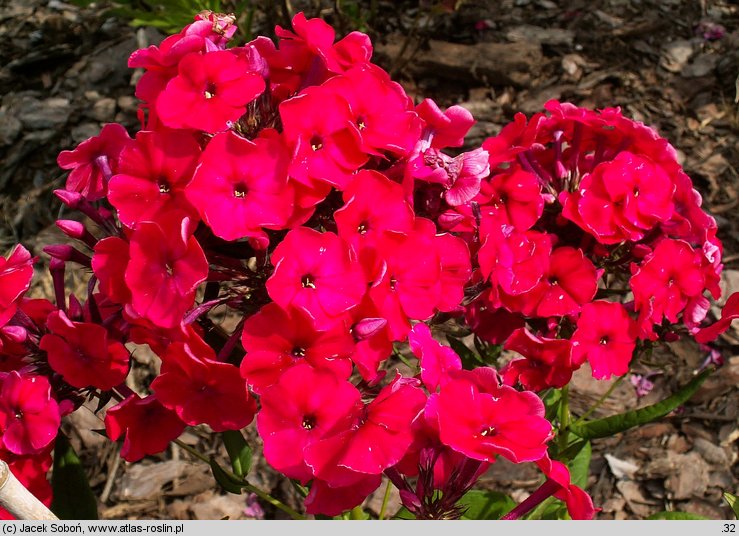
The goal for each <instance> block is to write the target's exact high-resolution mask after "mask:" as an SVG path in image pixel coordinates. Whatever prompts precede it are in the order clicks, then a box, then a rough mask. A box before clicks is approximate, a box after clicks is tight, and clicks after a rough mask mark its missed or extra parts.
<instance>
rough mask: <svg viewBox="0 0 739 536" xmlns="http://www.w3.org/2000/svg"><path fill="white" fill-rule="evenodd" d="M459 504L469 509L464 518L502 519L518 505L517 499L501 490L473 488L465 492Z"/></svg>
mask: <svg viewBox="0 0 739 536" xmlns="http://www.w3.org/2000/svg"><path fill="white" fill-rule="evenodd" d="M457 505H459V506H465V507H467V509H466V510H465V512H464V514H463V515H462V519H495V520H497V519H500V518H501V517H503V516H504V515H505V514H507V513H508V512H510V511H511V510H513V508H515V507H516V501H514V500H513V499H511V498H510V497H509V496H508V495H506V494H505V493H501V492H499V491H483V490H477V489H473V490H472V491H468V492H467V493H465V494H464V497H462V498H461V499H460V500H459V502H458V503H457Z"/></svg>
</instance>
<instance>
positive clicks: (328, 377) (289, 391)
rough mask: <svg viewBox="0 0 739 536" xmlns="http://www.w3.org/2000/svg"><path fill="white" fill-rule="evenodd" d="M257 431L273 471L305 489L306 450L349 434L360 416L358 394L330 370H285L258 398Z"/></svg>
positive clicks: (307, 471)
mask: <svg viewBox="0 0 739 536" xmlns="http://www.w3.org/2000/svg"><path fill="white" fill-rule="evenodd" d="M260 402H261V406H262V409H261V410H260V412H259V415H257V430H258V431H259V435H260V437H261V438H262V440H263V441H264V457H265V458H266V460H267V462H269V464H270V465H272V467H274V468H275V469H277V470H278V471H280V472H282V473H284V474H285V475H286V476H287V477H288V478H294V479H297V480H300V481H301V482H303V483H306V482H307V481H308V480H310V479H311V478H312V477H313V473H312V470H311V469H310V467H308V466H307V465H306V463H305V454H304V451H305V449H306V447H307V446H308V445H310V444H312V443H314V442H316V441H318V440H319V439H321V438H323V437H326V436H328V435H332V434H336V433H338V432H343V431H344V430H346V429H348V428H349V426H350V425H351V424H352V423H353V422H354V420H355V419H356V418H357V417H358V416H359V414H360V412H361V410H362V407H363V406H362V402H361V396H360V393H359V391H358V390H357V388H356V387H354V386H353V385H352V384H351V383H349V382H348V381H346V380H345V379H342V378H339V377H337V376H336V375H335V374H333V373H332V372H331V371H330V370H327V369H315V368H313V367H311V366H310V365H308V364H306V363H301V364H298V365H295V366H294V367H292V368H290V369H288V370H286V371H285V372H284V373H283V374H282V375H281V376H280V378H279V380H278V381H277V383H275V384H274V385H272V386H271V387H269V388H267V389H266V390H265V391H264V392H263V393H262V395H261V397H260Z"/></svg>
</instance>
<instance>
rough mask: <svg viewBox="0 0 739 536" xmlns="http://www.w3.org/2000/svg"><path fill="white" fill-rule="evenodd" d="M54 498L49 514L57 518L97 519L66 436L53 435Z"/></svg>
mask: <svg viewBox="0 0 739 536" xmlns="http://www.w3.org/2000/svg"><path fill="white" fill-rule="evenodd" d="M51 489H52V490H53V492H54V499H53V500H52V501H51V511H52V512H54V513H55V514H56V516H57V517H58V518H59V519H97V518H98V504H97V499H96V498H95V495H94V494H93V493H92V490H91V489H90V484H89V482H88V481H87V475H86V474H85V470H84V468H83V467H82V464H81V463H80V459H79V458H78V457H77V453H76V452H75V451H74V448H72V445H71V444H70V443H69V439H67V436H65V435H64V434H62V433H61V432H60V433H59V435H57V436H56V444H55V445H54V469H53V473H52V475H51Z"/></svg>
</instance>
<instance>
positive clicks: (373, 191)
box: [334, 170, 414, 256]
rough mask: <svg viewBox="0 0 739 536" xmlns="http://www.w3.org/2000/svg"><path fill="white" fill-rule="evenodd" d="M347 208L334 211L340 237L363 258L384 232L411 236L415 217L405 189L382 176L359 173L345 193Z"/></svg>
mask: <svg viewBox="0 0 739 536" xmlns="http://www.w3.org/2000/svg"><path fill="white" fill-rule="evenodd" d="M343 196H344V197H343V198H344V206H342V207H341V208H340V209H339V210H337V211H336V212H334V219H335V220H336V227H337V229H338V233H339V236H340V237H341V238H343V239H344V240H346V241H347V242H348V243H349V244H351V245H352V247H353V248H354V251H356V252H357V253H358V254H359V255H360V256H361V254H362V252H363V250H366V248H368V247H370V246H373V245H375V244H376V243H377V240H378V238H379V237H380V236H382V233H383V232H384V231H394V232H396V233H405V234H407V233H409V232H411V231H412V230H413V222H414V214H413V209H412V208H411V206H410V205H409V204H408V203H407V202H406V200H405V196H404V195H403V188H402V186H400V184H398V183H397V182H394V181H391V180H390V179H388V178H387V177H386V176H385V175H383V174H382V173H379V172H377V171H371V170H361V171H359V172H357V173H356V174H355V175H354V177H353V178H352V180H351V182H350V183H349V184H348V185H347V187H346V189H345V190H344V192H343Z"/></svg>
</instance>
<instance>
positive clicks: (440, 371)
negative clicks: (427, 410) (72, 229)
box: [408, 323, 462, 393]
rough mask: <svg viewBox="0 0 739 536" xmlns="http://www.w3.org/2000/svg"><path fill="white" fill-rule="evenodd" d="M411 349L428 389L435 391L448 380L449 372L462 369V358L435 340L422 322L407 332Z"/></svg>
mask: <svg viewBox="0 0 739 536" xmlns="http://www.w3.org/2000/svg"><path fill="white" fill-rule="evenodd" d="M408 342H409V343H410V347H411V351H412V352H413V353H414V354H415V355H416V357H418V361H419V366H420V368H421V380H423V384H424V385H425V386H426V388H427V389H428V390H429V392H432V393H433V392H435V391H436V390H437V389H438V387H439V386H440V385H443V384H444V382H446V381H448V379H449V377H450V372H452V371H455V370H461V369H462V360H461V359H460V358H459V356H458V355H457V354H456V353H455V352H454V350H452V349H451V348H450V347H448V346H444V345H443V344H441V343H439V342H438V341H436V340H435V339H434V338H433V337H432V336H431V330H430V329H429V327H428V326H427V325H426V324H424V323H418V324H416V325H415V326H413V329H412V330H411V332H410V333H409V334H408Z"/></svg>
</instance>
